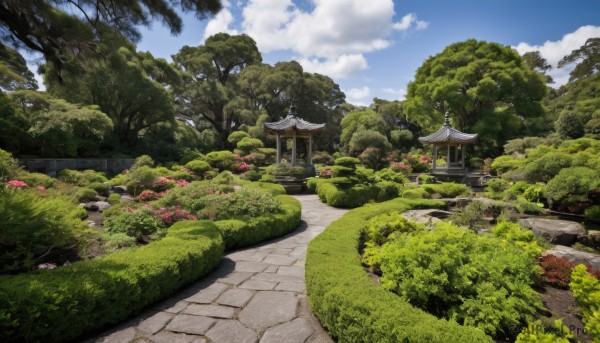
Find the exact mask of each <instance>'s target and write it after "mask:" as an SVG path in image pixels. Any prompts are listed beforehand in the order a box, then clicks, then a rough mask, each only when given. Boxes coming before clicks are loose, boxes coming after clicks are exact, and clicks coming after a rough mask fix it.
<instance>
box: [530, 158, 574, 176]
mask: <svg viewBox="0 0 600 343" xmlns="http://www.w3.org/2000/svg"><path fill="white" fill-rule="evenodd" d="M572 162H573V158H572V157H571V156H570V155H569V154H566V153H562V152H551V153H548V154H546V155H544V156H542V157H541V158H538V159H536V160H534V161H532V162H529V163H527V165H525V174H526V175H527V178H528V179H529V180H530V181H534V182H548V180H550V179H552V178H553V177H554V176H556V175H557V174H558V173H559V172H560V171H561V170H562V169H564V168H568V167H570V166H571V163H572Z"/></svg>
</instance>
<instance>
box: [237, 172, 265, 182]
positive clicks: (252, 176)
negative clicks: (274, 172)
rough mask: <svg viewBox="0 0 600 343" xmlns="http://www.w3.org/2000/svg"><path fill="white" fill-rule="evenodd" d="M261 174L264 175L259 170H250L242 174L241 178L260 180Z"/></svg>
mask: <svg viewBox="0 0 600 343" xmlns="http://www.w3.org/2000/svg"><path fill="white" fill-rule="evenodd" d="M261 176H262V175H261V174H260V172H259V171H257V170H248V171H247V172H245V173H244V174H242V176H241V178H242V179H243V180H248V181H258V180H260V178H261Z"/></svg>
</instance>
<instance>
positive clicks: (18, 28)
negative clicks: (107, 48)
mask: <svg viewBox="0 0 600 343" xmlns="http://www.w3.org/2000/svg"><path fill="white" fill-rule="evenodd" d="M176 8H179V9H180V10H181V11H183V12H184V13H186V12H193V13H194V14H196V16H198V17H199V18H204V17H205V16H207V15H209V14H215V13H217V12H218V11H219V10H220V9H221V1H220V0H133V1H131V0H5V1H2V2H0V42H2V43H4V44H6V45H10V46H12V47H15V48H25V49H29V50H33V51H37V52H40V53H42V54H43V55H44V57H45V58H46V61H47V62H48V63H51V64H53V65H54V67H55V68H56V69H55V70H57V71H60V70H61V69H62V67H63V66H64V65H65V64H66V63H68V62H73V61H74V59H76V58H78V57H81V56H82V55H89V53H90V52H94V51H95V48H96V45H97V44H98V43H100V42H101V41H102V40H103V36H104V35H105V34H106V33H107V31H113V32H118V33H119V34H120V35H122V36H123V37H125V38H126V39H128V40H129V41H130V42H133V43H135V42H137V41H139V39H140V38H141V34H140V32H139V30H138V26H140V25H143V26H150V25H151V24H152V20H159V21H161V22H162V23H163V24H164V25H166V26H167V27H168V28H169V29H170V30H171V32H172V33H173V34H177V33H179V32H180V31H181V28H182V20H181V18H180V17H179V15H178V13H177V11H176Z"/></svg>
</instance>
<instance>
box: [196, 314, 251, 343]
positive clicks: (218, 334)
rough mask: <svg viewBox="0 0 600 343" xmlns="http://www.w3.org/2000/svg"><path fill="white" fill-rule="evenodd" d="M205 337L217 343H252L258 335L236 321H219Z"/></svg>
mask: <svg viewBox="0 0 600 343" xmlns="http://www.w3.org/2000/svg"><path fill="white" fill-rule="evenodd" d="M206 337H208V338H210V339H211V340H212V341H213V342H219V343H254V342H256V340H257V339H258V335H257V334H256V332H255V331H254V330H250V329H248V328H247V327H245V326H244V325H242V324H240V322H238V321H237V320H221V321H219V322H218V323H217V324H216V325H215V326H214V327H213V328H212V329H210V330H209V331H208V332H207V333H206Z"/></svg>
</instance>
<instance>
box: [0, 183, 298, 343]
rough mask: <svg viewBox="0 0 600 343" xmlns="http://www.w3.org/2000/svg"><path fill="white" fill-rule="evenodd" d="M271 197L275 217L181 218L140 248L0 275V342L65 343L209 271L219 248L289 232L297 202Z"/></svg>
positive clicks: (116, 320)
mask: <svg viewBox="0 0 600 343" xmlns="http://www.w3.org/2000/svg"><path fill="white" fill-rule="evenodd" d="M264 188H273V187H264ZM277 199H278V200H279V201H280V202H281V203H282V207H283V209H284V211H283V212H282V213H277V214H272V215H264V216H259V217H255V218H249V219H248V220H247V221H242V220H233V221H232V220H229V221H220V222H211V221H204V220H201V221H182V222H178V223H175V224H174V225H173V226H171V227H170V228H169V229H168V233H167V236H166V237H165V238H163V239H161V240H159V241H156V242H152V243H150V244H148V245H146V246H142V247H138V248H129V249H126V250H123V251H119V252H115V253H112V254H109V255H106V256H105V257H102V258H98V259H94V260H89V261H81V262H76V263H74V264H73V265H71V266H67V267H62V268H58V269H54V270H39V271H34V272H31V273H27V274H20V275H14V276H2V277H0V341H2V342H16V341H28V342H31V341H33V342H35V341H44V342H58V341H69V340H73V339H75V338H77V337H79V336H81V335H83V334H85V333H89V332H91V331H94V330H97V329H100V328H102V327H105V326H108V325H114V324H117V323H119V322H120V321H123V320H125V319H127V318H128V317H129V316H131V315H134V314H136V313H139V312H140V311H141V310H142V309H144V308H145V307H146V306H148V305H150V304H152V303H154V302H156V301H158V300H161V299H163V298H165V297H167V296H169V295H171V294H173V293H174V292H175V291H177V290H178V289H179V288H181V287H182V286H184V285H185V284H188V283H190V282H192V281H195V280H197V279H198V278H200V277H201V276H203V275H206V274H207V273H208V272H210V271H211V270H213V269H214V268H215V267H216V266H217V265H218V264H219V262H220V261H221V258H222V257H223V253H224V250H225V249H226V248H232V247H242V246H247V245H251V244H254V243H258V242H259V241H261V240H265V239H268V238H273V237H278V236H281V235H283V234H286V233H288V232H290V231H292V230H294V229H295V228H296V227H297V226H298V224H299V223H300V213H301V205H300V202H299V201H298V200H296V199H294V198H292V197H291V196H287V195H278V196H277ZM231 222H233V223H234V224H231V225H229V224H228V223H231ZM254 235H256V237H254Z"/></svg>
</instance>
